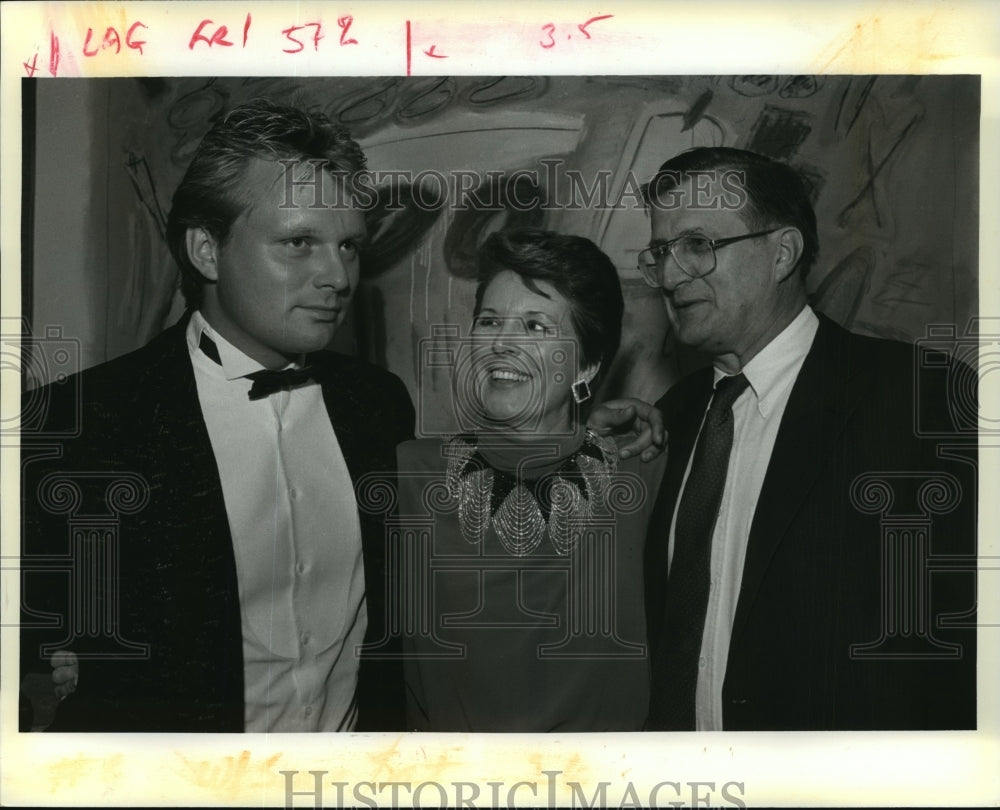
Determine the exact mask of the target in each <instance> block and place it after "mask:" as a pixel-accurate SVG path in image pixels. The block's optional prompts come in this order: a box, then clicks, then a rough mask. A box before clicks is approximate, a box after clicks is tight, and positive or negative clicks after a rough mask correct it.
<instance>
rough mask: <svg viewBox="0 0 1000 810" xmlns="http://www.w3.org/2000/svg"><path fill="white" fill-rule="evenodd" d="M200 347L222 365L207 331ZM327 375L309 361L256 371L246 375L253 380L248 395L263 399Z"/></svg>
mask: <svg viewBox="0 0 1000 810" xmlns="http://www.w3.org/2000/svg"><path fill="white" fill-rule="evenodd" d="M198 347H199V348H200V349H201V350H202V352H204V354H205V356H206V357H208V358H209V359H210V360H212V361H213V362H214V363H217V364H218V365H220V366H221V365H222V358H221V357H219V347H218V346H216V345H215V341H214V340H212V338H210V337H209V336H208V335H207V334H206V333H205V332H202V333H201V338H200V339H199V341H198ZM326 376H327V375H326V373H325V371H324V369H323V367H322V366H321V365H319V364H317V363H309V364H307V365H305V366H303V367H302V368H286V369H283V370H282V371H271V370H269V369H264V370H263V371H255V372H254V373H253V374H247V375H246V377H247V379H248V380H253V385H252V386H251V387H250V392H249V393H248V394H247V396H248V397H249V398H250V399H263V398H264V397H267V396H270V395H271V394H273V393H274V392H275V391H280V390H281V389H282V388H294V387H295V386H296V385H302V384H303V383H307V382H309V381H310V380H316V382H319V383H322V382H323V381H324V379H325V378H326Z"/></svg>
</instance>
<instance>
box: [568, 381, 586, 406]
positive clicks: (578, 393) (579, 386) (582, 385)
mask: <svg viewBox="0 0 1000 810" xmlns="http://www.w3.org/2000/svg"><path fill="white" fill-rule="evenodd" d="M570 390H571V391H572V392H573V401H574V402H576V404H577V405H579V404H580V403H582V402H586V401H587V400H588V399H590V396H591V393H590V383H589V382H587V381H586V380H585V379H583V378H582V377H581V378H580V379H579V380H577V381H576V382H575V383H573V384H572V385H571V386H570Z"/></svg>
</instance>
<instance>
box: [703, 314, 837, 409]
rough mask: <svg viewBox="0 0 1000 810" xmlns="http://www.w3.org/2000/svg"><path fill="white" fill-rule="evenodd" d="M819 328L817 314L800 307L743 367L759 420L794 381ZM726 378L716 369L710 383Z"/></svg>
mask: <svg viewBox="0 0 1000 810" xmlns="http://www.w3.org/2000/svg"><path fill="white" fill-rule="evenodd" d="M818 328H819V318H817V317H816V313H815V312H813V311H812V309H811V308H810V307H808V306H805V307H803V308H802V311H801V312H800V313H799V314H798V315H796V316H795V319H794V320H793V321H792V322H791V323H790V324H788V326H786V327H785V328H784V329H783V330H782V331H781V332H780V333H779V334H778V335H777V337H775V338H774V339H773V340H772V341H771V342H770V343H768V344H767V345H766V346H765V347H764V348H763V349H761V350H760V351H759V352H758V353H757V354H756V355H755V356H754V358H753V359H752V360H751V361H750V362H749V363H747V364H746V365H745V366H744V367H743V374H744V375H745V376H746V378H747V381H748V382H749V383H750V388H751V390H752V391H753V393H754V396H755V397H756V398H757V410H758V411H759V412H760V415H761V416H763V417H765V418H766V417H767V416H768V415H769V414H770V413H771V410H772V408H774V406H775V404H776V403H777V401H778V398H779V395H780V393H781V391H783V390H784V389H785V388H786V387H787V386H789V385H790V384H791V383H792V382H793V381H794V379H795V376H796V375H797V374H798V371H799V368H800V367H801V365H802V361H803V360H804V359H805V356H806V355H807V354H808V353H809V347H810V346H812V342H813V338H814V337H815V336H816V330H817V329H818ZM725 376H726V375H725V373H724V372H722V371H720V370H719V369H718V368H716V369H715V376H714V380H713V382H715V383H718V382H719V380H721V379H722V378H723V377H725Z"/></svg>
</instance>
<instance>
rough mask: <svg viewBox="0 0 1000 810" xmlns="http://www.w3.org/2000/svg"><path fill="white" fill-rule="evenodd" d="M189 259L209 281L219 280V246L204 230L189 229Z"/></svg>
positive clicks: (187, 241) (187, 236)
mask: <svg viewBox="0 0 1000 810" xmlns="http://www.w3.org/2000/svg"><path fill="white" fill-rule="evenodd" d="M185 241H186V245H187V254H188V258H189V259H190V260H191V264H193V265H194V266H195V269H196V270H197V271H198V272H199V273H201V274H202V275H203V276H204V277H205V278H206V279H208V280H209V281H218V280H219V268H218V263H217V262H218V255H219V250H218V244H217V243H216V241H215V237H214V236H212V234H210V233H209V232H208V231H206V230H205V229H204V228H188V229H187V235H186V237H185Z"/></svg>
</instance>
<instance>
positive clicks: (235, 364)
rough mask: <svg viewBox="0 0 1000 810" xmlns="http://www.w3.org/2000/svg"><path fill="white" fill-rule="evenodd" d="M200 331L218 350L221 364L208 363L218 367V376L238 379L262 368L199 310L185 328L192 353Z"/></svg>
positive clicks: (200, 334)
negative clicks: (225, 336)
mask: <svg viewBox="0 0 1000 810" xmlns="http://www.w3.org/2000/svg"><path fill="white" fill-rule="evenodd" d="M202 333H204V334H206V335H208V337H209V338H211V340H212V342H213V343H214V344H215V348H216V349H218V351H219V360H220V361H221V366H220V365H219V364H216V363H215V362H214V361H213V362H212V363H210V364H209V365H211V366H214V367H215V368H216V369H218V373H219V374H220V376H222V377H224V378H225V379H227V380H238V379H240V378H241V377H246V376H247V375H248V374H253V373H254V372H255V371H262V370H264V368H265V367H264V366H263V365H261V364H260V363H258V362H257V361H256V360H254V359H253V358H252V357H249V356H247V355H246V354H244V353H243V352H242V351H240V350H239V349H237V348H236V347H235V346H234V345H233V344H232V343H230V342H229V341H228V340H226V339H225V338H224V337H222V335H220V334H219V333H218V332H216V331H215V330H214V329H213V328H212V326H211V324H210V323H209V322H208V321H206V320H205V316H204V315H202V314H201V311H200V310H195V311H194V312H193V313H191V321H190V322H189V323H188V328H187V335H186V337H187V344H188V351H190V352H191V354H192V355H193V354H194V353H195V352H200V351H201V349H200V348H199V344H200V343H201V336H202ZM301 365H302V364H301V362H300V363H288V364H287V365H285V366H282V369H286V368H299V367H300V366H301Z"/></svg>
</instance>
